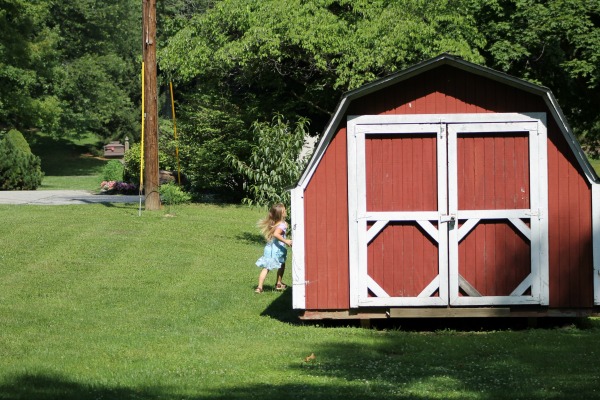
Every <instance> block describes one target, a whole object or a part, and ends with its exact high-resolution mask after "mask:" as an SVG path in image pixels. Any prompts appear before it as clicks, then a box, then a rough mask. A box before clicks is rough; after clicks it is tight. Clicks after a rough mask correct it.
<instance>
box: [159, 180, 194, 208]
mask: <svg viewBox="0 0 600 400" xmlns="http://www.w3.org/2000/svg"><path fill="white" fill-rule="evenodd" d="M158 192H159V194H160V200H161V202H162V203H163V204H166V205H169V206H172V205H176V204H184V203H189V202H190V201H191V200H192V196H190V195H189V194H188V193H186V192H184V191H183V190H182V189H181V188H180V187H179V186H177V185H176V184H174V183H165V184H163V185H160V187H159V189H158Z"/></svg>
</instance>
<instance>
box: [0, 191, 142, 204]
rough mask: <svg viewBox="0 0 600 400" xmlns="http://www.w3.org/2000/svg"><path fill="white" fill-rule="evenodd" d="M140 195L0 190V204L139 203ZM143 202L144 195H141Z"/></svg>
mask: <svg viewBox="0 0 600 400" xmlns="http://www.w3.org/2000/svg"><path fill="white" fill-rule="evenodd" d="M139 202H140V196H138V195H134V196H130V195H107V194H95V193H92V192H88V191H86V190H15V191H0V204H35V205H43V206H48V205H66V204H90V203H139ZM142 202H144V196H142Z"/></svg>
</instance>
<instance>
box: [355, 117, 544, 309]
mask: <svg viewBox="0 0 600 400" xmlns="http://www.w3.org/2000/svg"><path fill="white" fill-rule="evenodd" d="M347 135H348V191H349V195H348V206H349V223H350V224H349V240H350V243H349V244H350V246H349V248H350V305H351V307H363V306H374V307H388V306H447V305H450V306H471V305H513V304H515V305H516V304H542V305H544V304H548V227H547V224H548V219H547V209H548V206H547V159H546V153H547V151H546V126H545V114H544V113H530V114H445V115H391V116H390V115H386V116H357V117H349V118H348V133H347ZM420 152H421V153H422V154H420ZM421 155H422V157H423V159H422V160H420V158H419V157H421ZM402 157H404V158H406V157H412V158H411V159H410V160H409V161H406V160H404V161H403V164H402V163H395V162H394V160H396V159H399V158H402ZM379 158H383V159H384V160H383V161H381V160H379ZM431 160H433V161H432V163H433V164H434V165H433V166H424V167H423V168H421V167H420V166H419V165H417V164H418V163H419V162H420V161H422V162H423V163H426V164H427V163H429V161H431ZM430 164H431V163H430ZM490 164H493V165H491V166H490ZM413 169H414V170H415V171H418V173H419V175H418V176H414V175H413V173H412V171H413ZM459 169H460V171H459ZM419 179H426V180H429V181H431V182H430V183H432V184H433V185H434V188H435V189H434V190H436V191H437V192H436V193H429V194H428V192H427V190H426V189H424V188H426V187H429V186H428V185H424V186H423V185H422V184H421V183H419ZM387 185H391V186H394V185H396V186H402V190H396V189H393V188H392V189H390V188H387ZM382 187H383V189H381V188H382ZM421 191H422V192H423V195H422V196H421V193H420V192H421ZM419 196H421V197H419ZM482 204H485V205H486V206H485V207H483V208H481V207H480V205H482ZM424 259H426V260H424ZM433 263H435V265H433Z"/></svg>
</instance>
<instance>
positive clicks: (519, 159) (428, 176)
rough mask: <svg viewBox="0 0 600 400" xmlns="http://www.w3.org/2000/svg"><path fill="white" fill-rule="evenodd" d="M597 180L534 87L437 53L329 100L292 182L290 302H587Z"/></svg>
mask: <svg viewBox="0 0 600 400" xmlns="http://www.w3.org/2000/svg"><path fill="white" fill-rule="evenodd" d="M599 187H600V185H599V184H598V177H597V175H596V173H595V172H594V170H593V168H592V167H591V165H590V164H589V162H588V160H587V158H586V156H585V154H584V153H583V151H582V150H581V147H580V145H579V143H578V142H577V140H576V139H575V137H574V135H573V133H572V131H571V129H570V128H569V126H568V124H567V121H566V120H565V117H564V115H563V113H562V112H561V110H560V108H559V106H558V104H557V102H556V99H555V98H554V96H553V95H552V93H551V92H550V90H548V89H547V88H544V87H541V86H537V85H534V84H531V83H529V82H525V81H523V80H520V79H517V78H514V77H511V76H509V75H506V74H504V73H500V72H497V71H494V70H491V69H488V68H484V67H481V66H478V65H475V64H472V63H469V62H466V61H463V60H461V59H459V58H456V57H454V56H450V55H446V54H444V55H440V56H438V57H436V58H434V59H431V60H429V61H425V62H423V63H421V64H418V65H415V66H413V67H411V68H409V69H407V70H405V71H402V72H399V73H396V74H394V75H390V76H388V77H385V78H383V79H380V80H378V81H375V82H373V83H371V84H368V85H365V86H363V87H360V88H358V89H356V90H353V91H351V92H348V93H346V94H345V95H344V96H343V97H342V99H341V101H340V103H339V104H338V106H337V109H336V110H335V114H334V115H333V117H332V119H331V121H330V122H329V124H328V126H327V128H326V129H325V131H324V133H323V136H322V138H321V140H320V142H319V144H318V146H317V148H316V150H315V153H314V155H313V157H312V159H311V160H310V162H309V164H308V167H307V169H306V170H305V172H304V174H303V175H302V177H301V178H300V181H299V182H298V184H297V186H296V187H295V188H294V189H293V190H292V229H293V235H294V250H293V260H292V268H293V287H294V290H293V306H294V308H295V309H299V310H303V311H302V318H305V319H312V318H315V319H321V318H342V319H347V318H359V319H370V318H386V317H454V316H458V317H470V316H583V315H590V314H592V313H594V312H595V311H597V307H598V306H599V305H600V259H599V256H600V225H599V224H600V203H599V201H600V197H599V193H600V191H599Z"/></svg>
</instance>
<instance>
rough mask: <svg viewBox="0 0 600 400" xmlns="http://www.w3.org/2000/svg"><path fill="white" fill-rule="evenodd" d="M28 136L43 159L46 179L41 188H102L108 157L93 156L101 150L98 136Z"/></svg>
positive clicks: (31, 134)
mask: <svg viewBox="0 0 600 400" xmlns="http://www.w3.org/2000/svg"><path fill="white" fill-rule="evenodd" d="M26 138H27V141H28V142H29V145H30V147H31V151H32V152H33V154H35V155H37V156H38V157H40V158H41V160H42V171H43V172H44V178H43V179H42V184H41V186H40V187H39V188H38V190H59V189H77V190H90V191H99V190H100V182H101V181H102V178H101V172H102V168H103V167H104V166H105V165H106V162H107V160H104V159H102V158H100V157H97V156H95V155H94V154H95V153H98V152H99V150H100V149H102V143H101V142H100V141H99V140H98V138H96V137H95V136H93V135H88V136H85V137H82V138H79V139H56V138H52V137H50V136H48V135H45V134H42V133H39V132H36V133H29V134H27V136H26Z"/></svg>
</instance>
